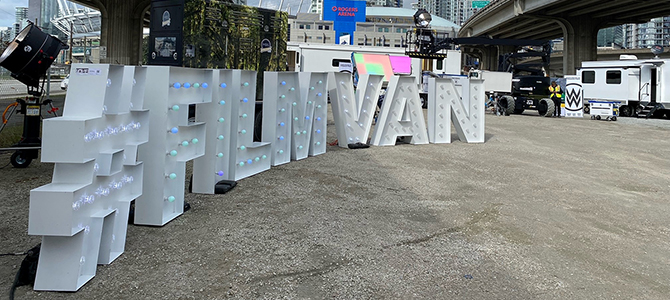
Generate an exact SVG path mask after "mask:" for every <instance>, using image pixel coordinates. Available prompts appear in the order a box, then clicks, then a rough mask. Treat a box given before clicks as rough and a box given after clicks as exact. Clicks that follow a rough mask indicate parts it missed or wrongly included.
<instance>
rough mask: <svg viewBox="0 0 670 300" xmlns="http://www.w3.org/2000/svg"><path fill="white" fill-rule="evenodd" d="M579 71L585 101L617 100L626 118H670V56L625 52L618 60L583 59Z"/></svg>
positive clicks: (620, 110) (621, 113) (622, 114)
mask: <svg viewBox="0 0 670 300" xmlns="http://www.w3.org/2000/svg"><path fill="white" fill-rule="evenodd" d="M577 74H578V75H580V76H581V78H582V87H583V89H584V102H588V101H616V102H618V103H619V104H620V106H619V113H620V115H621V116H623V117H631V116H637V117H642V118H649V117H656V118H660V117H663V116H665V117H667V118H670V59H658V58H656V59H646V60H640V59H637V57H635V56H634V55H622V56H621V57H620V59H619V60H613V61H585V62H582V67H581V68H580V69H579V70H578V72H577ZM586 105H587V103H585V110H586Z"/></svg>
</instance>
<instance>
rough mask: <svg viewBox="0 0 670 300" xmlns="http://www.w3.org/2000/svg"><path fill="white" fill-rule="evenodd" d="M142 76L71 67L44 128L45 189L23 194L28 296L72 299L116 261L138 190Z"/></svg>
mask: <svg viewBox="0 0 670 300" xmlns="http://www.w3.org/2000/svg"><path fill="white" fill-rule="evenodd" d="M145 71H146V70H145V69H144V68H135V67H123V66H109V65H92V64H75V65H73V66H72V77H71V78H70V86H69V88H68V93H67V99H66V102H65V103H66V106H65V109H64V111H63V117H58V118H52V119H46V120H44V126H43V128H42V130H43V140H42V161H43V162H52V163H55V167H54V173H53V179H52V183H50V184H47V185H45V186H42V187H39V188H36V189H34V190H32V191H31V192H30V218H29V224H28V233H29V234H31V235H42V236H43V237H42V247H41V251H40V257H39V263H38V269H37V277H36V279H35V290H51V291H76V290H78V289H79V288H80V287H81V286H82V285H84V284H85V283H86V282H88V281H89V280H90V279H91V278H93V276H95V273H96V266H97V264H109V263H111V262H112V261H113V260H114V259H116V258H117V257H119V256H120V255H121V253H123V251H124V247H125V242H126V229H127V224H128V210H129V208H130V202H131V201H132V200H133V199H135V198H137V197H139V196H140V195H141V194H142V188H143V187H142V171H143V165H142V162H140V161H138V160H137V147H138V146H139V145H141V144H143V143H145V142H147V139H148V137H149V112H148V111H146V110H142V97H143V90H142V87H143V84H144V75H145V73H146V72H145ZM92 91H94V92H92Z"/></svg>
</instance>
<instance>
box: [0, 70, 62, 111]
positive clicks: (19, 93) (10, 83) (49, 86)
mask: <svg viewBox="0 0 670 300" xmlns="http://www.w3.org/2000/svg"><path fill="white" fill-rule="evenodd" d="M50 73H51V76H47V79H46V81H45V84H44V94H45V95H46V96H49V97H50V96H57V95H65V92H66V91H65V90H63V89H61V83H62V81H63V79H64V78H65V76H67V74H68V73H69V71H68V69H67V68H64V67H62V66H56V67H54V68H52V70H51V72H50ZM40 84H41V81H40ZM25 96H28V89H27V87H26V86H25V85H24V84H23V83H21V82H19V81H18V80H16V79H14V78H12V77H11V74H10V72H9V71H7V70H6V69H5V68H0V100H2V102H6V101H5V100H10V101H13V100H14V99H16V98H23V97H25Z"/></svg>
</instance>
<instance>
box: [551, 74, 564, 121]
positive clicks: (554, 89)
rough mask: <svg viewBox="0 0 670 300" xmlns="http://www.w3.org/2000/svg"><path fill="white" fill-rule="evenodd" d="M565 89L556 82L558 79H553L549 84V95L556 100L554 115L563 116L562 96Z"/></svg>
mask: <svg viewBox="0 0 670 300" xmlns="http://www.w3.org/2000/svg"><path fill="white" fill-rule="evenodd" d="M562 94H563V91H561V87H560V86H559V85H558V84H556V81H552V82H551V85H550V86H549V96H550V97H551V100H552V101H554V117H559V118H560V117H561V98H562Z"/></svg>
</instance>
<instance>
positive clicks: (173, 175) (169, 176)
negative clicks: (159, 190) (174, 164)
mask: <svg viewBox="0 0 670 300" xmlns="http://www.w3.org/2000/svg"><path fill="white" fill-rule="evenodd" d="M168 178H170V179H175V178H177V174H175V173H170V175H168Z"/></svg>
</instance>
